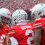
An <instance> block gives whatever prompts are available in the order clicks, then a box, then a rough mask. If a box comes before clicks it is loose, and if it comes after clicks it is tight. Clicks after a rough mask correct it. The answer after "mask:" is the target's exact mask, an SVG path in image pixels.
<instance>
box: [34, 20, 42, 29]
mask: <svg viewBox="0 0 45 45" xmlns="http://www.w3.org/2000/svg"><path fill="white" fill-rule="evenodd" d="M41 26H42V23H41V22H40V20H38V21H37V20H36V21H34V22H33V28H40V27H41Z"/></svg>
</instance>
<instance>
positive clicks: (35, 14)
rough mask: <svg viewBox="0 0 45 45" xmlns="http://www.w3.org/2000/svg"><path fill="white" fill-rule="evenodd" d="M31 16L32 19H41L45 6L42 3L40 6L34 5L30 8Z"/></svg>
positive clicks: (44, 13) (44, 12)
mask: <svg viewBox="0 0 45 45" xmlns="http://www.w3.org/2000/svg"><path fill="white" fill-rule="evenodd" d="M31 15H32V18H33V19H37V18H40V17H43V16H44V15H45V4H44V3H40V4H37V5H35V6H34V7H33V8H32V12H31Z"/></svg>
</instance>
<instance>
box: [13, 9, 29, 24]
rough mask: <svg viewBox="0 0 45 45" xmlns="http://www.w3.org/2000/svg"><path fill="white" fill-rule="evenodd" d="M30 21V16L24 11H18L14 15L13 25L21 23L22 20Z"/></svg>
mask: <svg viewBox="0 0 45 45" xmlns="http://www.w3.org/2000/svg"><path fill="white" fill-rule="evenodd" d="M27 19H28V15H27V13H26V12H25V11H24V10H21V9H19V10H16V11H15V12H14V13H13V14H12V23H13V25H14V24H16V23H18V22H19V21H22V20H27Z"/></svg>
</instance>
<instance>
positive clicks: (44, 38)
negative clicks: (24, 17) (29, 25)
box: [32, 3, 45, 45]
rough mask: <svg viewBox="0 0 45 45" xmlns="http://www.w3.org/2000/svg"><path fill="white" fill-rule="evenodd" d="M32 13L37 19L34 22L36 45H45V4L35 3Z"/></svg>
mask: <svg viewBox="0 0 45 45" xmlns="http://www.w3.org/2000/svg"><path fill="white" fill-rule="evenodd" d="M32 15H33V18H34V19H36V20H35V21H34V22H33V28H34V32H35V36H34V45H45V4H44V3H40V4H37V5H35V6H34V7H33V9H32ZM37 18H38V19H37Z"/></svg>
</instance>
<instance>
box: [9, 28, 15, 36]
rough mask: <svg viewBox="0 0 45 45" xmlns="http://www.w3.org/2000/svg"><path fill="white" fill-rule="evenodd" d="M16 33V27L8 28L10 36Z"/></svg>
mask: <svg viewBox="0 0 45 45" xmlns="http://www.w3.org/2000/svg"><path fill="white" fill-rule="evenodd" d="M14 34H15V29H14V28H10V29H9V30H8V35H9V37H11V36H13V35H14Z"/></svg>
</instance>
